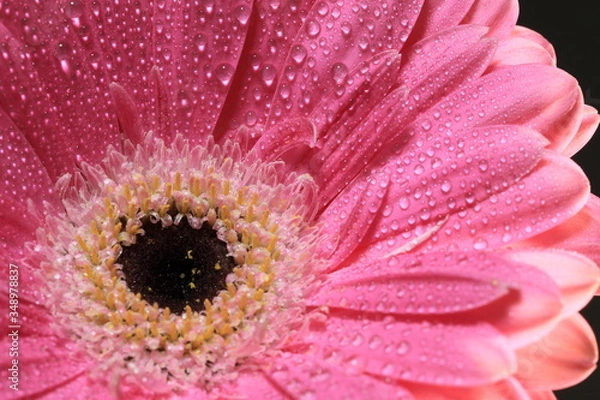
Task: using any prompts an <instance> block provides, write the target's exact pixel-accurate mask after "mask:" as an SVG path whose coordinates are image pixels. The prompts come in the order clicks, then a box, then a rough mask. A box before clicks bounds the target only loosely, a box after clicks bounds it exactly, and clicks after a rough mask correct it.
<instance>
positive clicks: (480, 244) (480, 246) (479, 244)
mask: <svg viewBox="0 0 600 400" xmlns="http://www.w3.org/2000/svg"><path fill="white" fill-rule="evenodd" d="M487 246H488V242H487V240H485V239H484V238H477V239H476V240H475V242H474V243H473V248H474V249H475V250H485V249H486V248H487Z"/></svg>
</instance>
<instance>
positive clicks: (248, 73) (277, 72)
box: [198, 0, 314, 137]
mask: <svg viewBox="0 0 600 400" xmlns="http://www.w3.org/2000/svg"><path fill="white" fill-rule="evenodd" d="M313 4H314V1H301V2H294V3H289V2H281V3H272V2H271V1H268V0H260V1H255V2H254V4H253V6H252V7H251V8H248V7H246V6H242V7H238V8H237V10H238V12H239V13H240V17H246V16H250V21H249V23H248V34H247V39H246V42H245V43H244V48H243V50H242V55H241V56H240V59H239V63H238V66H237V70H238V71H243V72H244V73H243V74H236V75H235V76H234V78H233V82H232V84H231V89H230V91H229V94H228V96H227V101H226V103H225V105H224V107H223V111H222V112H221V116H220V119H219V122H218V124H217V127H216V135H217V136H218V137H221V136H222V135H224V134H225V133H226V132H228V131H230V130H232V129H237V128H238V127H240V126H243V125H246V126H247V127H249V128H254V127H256V126H260V125H263V124H265V122H266V119H267V116H268V114H269V109H270V105H271V102H272V100H273V96H274V94H275V90H276V88H277V85H278V84H282V83H283V82H287V83H289V78H288V77H289V76H291V75H289V74H291V73H293V72H294V70H292V69H290V68H289V67H288V68H285V67H284V63H285V61H286V58H288V56H289V52H290V49H292V51H293V47H292V42H293V41H294V39H295V38H296V36H297V35H298V30H299V29H300V28H301V27H302V23H303V21H304V20H305V19H306V15H307V14H308V12H309V11H310V9H311V7H312V6H313ZM208 37H210V35H208V36H207V37H206V38H208ZM201 42H202V41H198V44H200V43H201ZM294 78H295V77H294ZM292 81H293V79H292Z"/></svg>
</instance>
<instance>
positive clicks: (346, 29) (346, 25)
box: [341, 21, 352, 36]
mask: <svg viewBox="0 0 600 400" xmlns="http://www.w3.org/2000/svg"><path fill="white" fill-rule="evenodd" d="M341 29H342V34H343V35H344V36H350V33H351V32H352V24H351V23H350V22H347V21H346V22H342V26H341Z"/></svg>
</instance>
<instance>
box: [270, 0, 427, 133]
mask: <svg viewBox="0 0 600 400" xmlns="http://www.w3.org/2000/svg"><path fill="white" fill-rule="evenodd" d="M421 3H422V0H417V1H412V2H405V1H403V2H398V1H394V0H385V1H380V2H378V3H377V4H370V3H366V2H365V3H363V4H362V5H359V4H357V3H356V2H352V1H347V2H340V3H336V4H329V3H325V2H317V3H315V4H314V5H313V8H312V9H311V10H310V12H309V13H308V15H307V16H306V19H305V20H304V24H303V26H302V28H301V29H300V30H299V31H298V35H297V36H296V39H295V40H294V44H292V47H291V50H290V54H289V55H288V58H287V60H286V62H285V66H284V74H285V75H287V74H288V73H290V74H291V75H290V76H292V77H293V80H294V84H293V85H289V86H288V88H287V89H286V88H284V86H283V85H284V84H285V83H286V79H288V78H286V77H284V76H282V77H280V78H279V82H278V86H277V91H276V94H275V95H274V98H273V103H272V104H271V111H270V114H269V122H268V124H269V125H271V124H275V123H277V122H279V121H281V120H282V119H286V118H294V117H305V116H307V115H309V114H310V112H311V111H312V110H313V109H314V107H315V106H316V105H317V103H318V101H319V96H320V95H321V94H322V93H323V92H324V91H325V90H326V89H328V88H330V87H331V85H335V84H336V82H335V79H336V77H337V76H339V73H340V72H341V73H343V71H346V73H347V72H348V71H349V70H352V69H353V68H354V67H355V66H357V65H358V64H359V63H360V62H361V61H364V60H366V59H368V58H370V57H371V56H373V55H374V54H376V53H380V52H382V51H386V50H397V51H400V49H401V48H402V46H403V44H404V41H406V39H407V37H408V35H409V33H410V31H411V30H412V29H413V26H414V23H415V20H416V19H417V17H418V15H419V11H420V8H421ZM288 90H289V93H288V95H284V96H282V93H284V92H286V91H288ZM284 99H286V100H284Z"/></svg>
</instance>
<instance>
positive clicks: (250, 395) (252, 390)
mask: <svg viewBox="0 0 600 400" xmlns="http://www.w3.org/2000/svg"><path fill="white" fill-rule="evenodd" d="M263 362H264V363H267V362H269V360H261V363H263ZM210 395H211V397H210V398H211V399H214V398H217V399H230V398H241V399H256V400H258V399H260V400H262V399H265V400H290V398H291V396H290V395H289V394H288V393H286V392H285V391H284V390H283V389H281V388H280V387H279V386H278V385H277V384H276V383H275V382H273V381H272V380H270V379H269V378H268V377H267V376H265V374H263V373H262V372H260V371H242V372H240V375H239V376H238V377H237V378H236V379H235V380H234V381H232V382H228V383H226V384H223V385H221V386H218V387H216V388H215V389H213V390H212V391H211V393H210ZM200 398H201V399H202V397H200ZM184 399H186V400H188V399H189V400H196V399H197V398H196V397H194V396H193V395H190V396H188V397H184Z"/></svg>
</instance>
